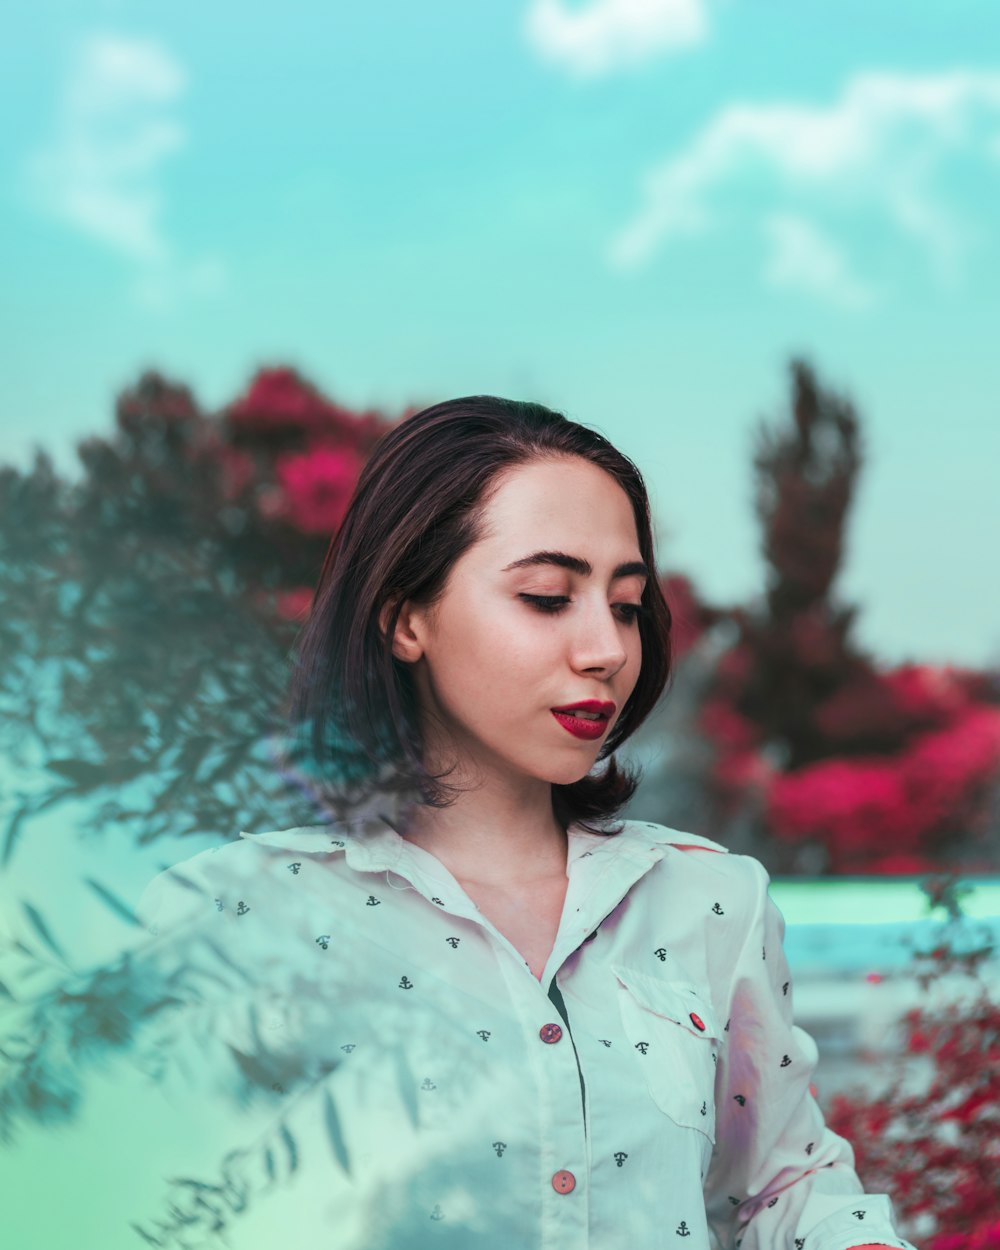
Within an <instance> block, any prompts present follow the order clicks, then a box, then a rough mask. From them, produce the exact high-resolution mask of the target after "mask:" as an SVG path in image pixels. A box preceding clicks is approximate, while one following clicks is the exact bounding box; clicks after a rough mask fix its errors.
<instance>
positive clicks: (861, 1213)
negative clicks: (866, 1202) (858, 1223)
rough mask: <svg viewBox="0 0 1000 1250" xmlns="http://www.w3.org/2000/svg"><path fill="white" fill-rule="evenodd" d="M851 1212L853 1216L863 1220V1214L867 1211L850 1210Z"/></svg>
mask: <svg viewBox="0 0 1000 1250" xmlns="http://www.w3.org/2000/svg"><path fill="white" fill-rule="evenodd" d="M851 1214H852V1215H854V1216H857V1218H858V1219H859V1220H863V1219H864V1218H865V1216H866V1215H867V1214H868V1212H867V1211H852V1212H851Z"/></svg>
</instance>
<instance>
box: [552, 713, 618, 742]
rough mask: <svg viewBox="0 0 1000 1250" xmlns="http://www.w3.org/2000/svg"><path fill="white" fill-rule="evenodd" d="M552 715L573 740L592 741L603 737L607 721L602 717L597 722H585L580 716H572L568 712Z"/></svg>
mask: <svg viewBox="0 0 1000 1250" xmlns="http://www.w3.org/2000/svg"><path fill="white" fill-rule="evenodd" d="M552 715H553V716H554V717H555V718H556V720H557V721H558V722H559V724H560V725H562V727H563V729H566V730H568V731H569V732H570V733H571V734H572V735H573V737H574V738H588V739H590V740H591V741H593V740H594V739H595V738H601V737H603V736H604V731H605V730H606V729H607V727H608V721H607V719H606V718H605V717H603V716H602V717H601V718H600V719H599V720H586V719H585V718H584V717H582V716H573V715H571V714H570V713H569V712H553V713H552Z"/></svg>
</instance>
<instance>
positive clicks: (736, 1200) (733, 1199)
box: [729, 1194, 740, 1207]
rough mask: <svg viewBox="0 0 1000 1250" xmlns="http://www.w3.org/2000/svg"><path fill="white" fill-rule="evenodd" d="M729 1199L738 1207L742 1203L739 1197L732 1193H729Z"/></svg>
mask: <svg viewBox="0 0 1000 1250" xmlns="http://www.w3.org/2000/svg"><path fill="white" fill-rule="evenodd" d="M729 1201H730V1202H731V1203H732V1204H733V1206H734V1207H738V1206H739V1205H740V1200H739V1198H734V1197H733V1195H732V1194H730V1195H729Z"/></svg>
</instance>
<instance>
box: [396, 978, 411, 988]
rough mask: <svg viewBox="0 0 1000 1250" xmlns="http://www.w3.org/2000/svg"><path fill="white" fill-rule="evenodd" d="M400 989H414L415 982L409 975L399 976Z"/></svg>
mask: <svg viewBox="0 0 1000 1250" xmlns="http://www.w3.org/2000/svg"><path fill="white" fill-rule="evenodd" d="M399 989H401V990H412V989H413V982H412V981H411V980H410V978H409V977H407V976H402V977H400V978H399Z"/></svg>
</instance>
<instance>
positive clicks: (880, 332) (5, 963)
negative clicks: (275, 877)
mask: <svg viewBox="0 0 1000 1250" xmlns="http://www.w3.org/2000/svg"><path fill="white" fill-rule="evenodd" d="M7 25H8V31H7V38H6V40H5V41H4V47H3V49H2V51H0V57H2V64H3V71H4V72H3V73H2V74H0V101H2V106H3V107H2V108H0V162H2V168H3V174H4V176H3V184H2V191H0V248H2V249H3V253H4V283H3V292H2V295H0V319H2V331H3V341H4V343H5V345H6V352H5V383H6V385H7V394H8V401H7V402H8V409H7V418H6V420H5V421H4V423H3V426H2V429H0V740H2V746H0V862H2V866H3V873H2V877H0V899H2V902H3V909H4V910H3V929H2V936H3V941H4V945H3V947H2V949H0V1010H2V1011H3V1021H4V1027H3V1030H2V1033H0V1065H2V1066H0V1073H2V1085H0V1134H2V1140H3V1142H4V1143H5V1145H6V1148H5V1150H4V1152H3V1155H2V1156H0V1169H8V1170H9V1172H8V1176H9V1178H12V1179H13V1181H15V1182H16V1183H17V1185H18V1186H19V1188H18V1192H19V1193H21V1194H23V1195H25V1203H24V1215H23V1220H22V1223H23V1232H22V1240H21V1241H19V1242H18V1244H19V1245H23V1246H25V1247H31V1246H34V1245H38V1246H44V1247H45V1248H46V1250H61V1246H62V1245H67V1246H68V1245H69V1244H73V1245H74V1246H77V1247H78V1246H79V1245H80V1244H81V1242H80V1240H79V1237H77V1239H76V1240H74V1241H72V1242H71V1240H70V1227H71V1225H72V1228H73V1232H74V1236H76V1234H77V1233H78V1232H79V1230H80V1229H81V1228H82V1229H83V1230H84V1231H83V1234H82V1235H83V1237H84V1241H83V1244H85V1245H88V1246H89V1245H94V1246H97V1245H100V1246H101V1250H115V1247H117V1246H118V1245H119V1244H121V1245H123V1246H128V1245H133V1244H141V1243H140V1241H139V1239H138V1234H136V1232H135V1231H134V1230H132V1231H129V1230H128V1228H127V1225H126V1224H122V1225H121V1228H119V1223H120V1221H118V1217H117V1215H116V1216H114V1217H113V1216H112V1215H111V1214H110V1211H111V1198H110V1188H109V1183H108V1181H107V1178H106V1174H105V1172H102V1171H101V1168H102V1166H106V1164H103V1163H102V1153H101V1151H95V1150H94V1148H93V1146H94V1142H95V1140H98V1139H100V1140H102V1141H105V1140H108V1135H109V1134H110V1135H113V1132H114V1130H113V1125H114V1124H115V1123H116V1117H118V1118H119V1119H127V1118H128V1117H129V1116H130V1114H131V1111H130V1108H131V1106H132V1104H131V1103H130V1102H129V1101H127V1100H125V1101H123V1098H124V1095H123V1094H122V1090H124V1089H125V1088H126V1087H127V1088H128V1089H129V1091H130V1092H129V1094H128V1099H132V1098H136V1097H138V1096H139V1095H138V1094H137V1093H136V1088H137V1087H136V1086H135V1085H134V1080H135V1077H134V1074H133V1078H132V1080H133V1085H131V1086H129V1085H128V1083H127V1082H126V1081H125V1078H124V1076H123V1073H124V1072H125V1071H126V1070H127V1069H128V1061H129V1054H130V1050H131V1047H132V1043H133V1041H134V1035H135V1030H136V1028H137V1025H136V1024H135V1010H134V1008H135V1005H136V1003H137V1002H140V1001H142V995H141V986H142V976H141V963H140V962H138V961H134V960H132V959H131V957H128V956H126V955H124V954H123V952H124V951H125V950H126V949H127V948H128V947H129V944H130V942H131V940H132V938H131V935H133V934H134V930H135V928H136V926H135V917H134V905H135V901H136V899H137V898H138V895H139V893H140V892H141V890H142V888H143V887H144V886H145V884H146V883H147V882H148V880H149V879H150V877H151V876H152V875H153V874H154V873H155V872H157V871H159V870H160V869H161V868H162V867H164V866H166V865H168V864H170V863H173V862H176V861H177V860H179V859H182V858H184V857H186V856H187V855H189V854H193V853H194V852H195V851H197V850H200V849H202V848H204V847H207V846H212V845H218V844H220V843H221V842H224V841H228V840H230V839H232V838H233V837H234V836H236V835H237V833H238V832H239V831H240V830H249V831H263V830H265V829H273V828H284V827H289V826H292V825H295V824H308V823H315V822H316V821H317V819H318V816H317V810H316V807H315V804H314V803H313V801H312V798H311V795H310V793H309V792H308V790H307V789H305V788H303V787H302V786H301V785H298V784H296V779H295V778H293V777H290V776H289V775H288V774H287V773H284V772H283V771H282V770H281V769H280V768H279V767H278V766H277V765H276V761H275V754H274V746H273V738H272V735H273V733H274V731H275V729H276V723H275V716H276V710H277V705H278V702H279V700H280V698H281V696H282V694H283V690H284V681H285V678H286V675H287V660H288V655H289V651H290V648H291V647H292V645H293V643H294V639H295V636H296V632H297V629H298V627H299V625H300V623H301V621H302V619H303V617H304V614H305V612H306V611H307V610H308V606H309V601H310V597H311V592H312V586H313V584H314V582H315V579H316V577H317V576H318V573H319V569H320V567H321V565H322V560H323V555H324V552H325V551H326V548H327V545H328V543H329V541H330V538H331V536H332V535H333V534H334V533H335V532H336V529H337V526H338V524H339V521H340V519H341V517H342V516H343V512H344V509H345V507H346V505H347V502H348V500H349V498H350V494H351V491H352V489H353V485H354V483H355V481H356V480H357V476H358V473H359V472H360V469H361V466H362V465H363V464H364V462H365V459H366V457H367V456H368V454H369V453H370V451H371V448H372V447H373V445H374V444H375V442H376V441H377V440H378V438H379V437H380V436H381V435H382V434H383V433H384V432H385V431H386V430H388V429H389V428H391V427H392V426H393V425H394V424H395V423H397V422H398V421H400V420H403V419H405V418H406V416H407V415H409V414H410V413H412V412H414V411H416V410H417V409H419V408H421V407H423V406H425V405H426V404H429V403H433V402H436V401H438V400H441V399H444V398H448V397H451V396H457V395H462V394H470V393H483V392H486V393H494V394H501V395H507V396H510V397H512V398H519V399H533V400H538V401H540V402H543V403H546V404H549V405H550V406H552V407H554V408H557V409H558V410H560V411H563V412H565V413H566V414H567V415H568V416H570V417H572V418H573V419H575V420H578V421H582V422H585V423H587V424H590V425H593V426H595V427H597V428H598V429H600V430H601V431H602V432H603V433H605V434H606V435H607V436H608V437H609V438H610V439H611V440H612V441H613V442H614V443H615V444H616V445H617V446H618V447H620V448H621V449H622V450H623V451H624V452H626V453H627V454H628V455H630V456H631V457H632V458H633V459H634V460H635V462H636V463H637V464H638V466H639V467H640V469H641V470H642V472H643V474H644V476H645V478H646V481H647V484H648V486H649V490H650V495H651V500H652V505H653V508H654V514H655V521H656V531H657V540H658V555H659V561H660V568H659V572H660V577H661V581H662V584H663V587H664V590H665V593H666V595H667V598H668V600H669V602H670V604H671V606H672V609H673V612H674V621H675V635H674V641H675V652H676V659H675V670H674V677H673V681H672V685H671V687H670V690H669V692H668V695H667V696H666V697H665V698H664V699H663V700H662V701H661V704H660V706H659V708H658V709H657V711H656V712H655V713H654V715H653V716H651V717H650V719H649V721H648V722H647V723H646V725H644V726H643V729H642V731H641V732H640V733H639V734H638V735H636V737H635V738H634V739H633V740H632V741H631V742H630V743H629V744H628V748H627V754H628V756H629V757H630V758H631V759H633V760H635V761H636V762H639V763H640V764H641V765H642V767H643V769H644V780H643V784H642V786H641V788H640V790H639V792H638V794H637V795H636V798H635V799H634V800H633V803H632V804H631V806H630V809H629V811H628V812H626V815H629V816H633V817H636V818H640V817H641V818H644V819H650V820H656V821H659V822H661V823H663V824H666V825H670V826H673V827H675V828H682V829H686V830H690V831H693V832H697V833H702V834H705V835H706V836H709V837H712V838H714V839H716V840H718V841H720V842H723V843H724V844H726V845H727V846H729V847H730V848H731V849H732V850H734V851H738V852H741V853H747V854H752V855H755V856H757V857H758V858H759V859H761V860H762V862H763V863H764V864H765V866H766V867H767V868H768V870H769V871H770V872H771V874H772V878H773V887H772V893H773V895H774V897H775V900H776V901H777V902H778V904H779V906H780V907H781V908H782V911H783V913H784V914H785V917H786V921H787V924H788V928H787V932H786V949H787V953H788V957H789V961H790V963H791V966H792V969H793V972H794V973H795V976H796V987H797V988H796V1000H795V1009H796V1018H797V1019H798V1021H799V1023H801V1024H802V1025H803V1027H806V1028H808V1029H809V1030H810V1031H811V1032H812V1033H813V1034H814V1035H815V1036H816V1038H817V1041H818V1042H819V1045H820V1051H821V1064H820V1067H819V1069H818V1070H817V1086H818V1095H819V1097H820V1099H821V1102H822V1103H823V1105H824V1109H825V1110H826V1111H827V1113H828V1115H829V1116H830V1117H831V1119H832V1121H833V1122H834V1124H835V1126H836V1127H838V1129H839V1131H842V1132H844V1133H845V1135H847V1136H848V1137H850V1138H851V1140H852V1141H854V1142H855V1145H856V1150H857V1154H858V1163H859V1171H860V1172H861V1175H862V1179H863V1180H865V1182H866V1184H867V1186H868V1188H870V1189H879V1188H883V1189H885V1190H887V1191H888V1192H890V1193H891V1194H892V1195H893V1196H894V1200H895V1202H896V1209H897V1214H898V1215H899V1217H900V1223H901V1231H904V1232H905V1234H906V1235H908V1236H910V1237H911V1238H912V1239H916V1240H917V1241H919V1242H920V1244H921V1246H922V1247H926V1250H953V1247H954V1245H956V1244H957V1243H956V1242H954V1240H952V1241H949V1240H948V1238H949V1237H951V1238H952V1239H954V1238H955V1237H956V1236H961V1238H962V1241H961V1245H962V1247H963V1250H968V1248H969V1247H973V1248H974V1250H996V1247H997V1246H1000V1224H998V1222H997V1217H996V1210H995V1208H996V1202H995V1198H996V1192H997V1184H998V1183H1000V1154H998V1149H1000V1148H998V1145H997V1143H998V1142H1000V1077H998V1075H997V1074H998V1072H1000V1064H998V1062H997V1061H998V1060H1000V1008H998V1007H997V1000H998V995H1000V990H998V980H1000V978H998V959H997V947H998V942H1000V577H998V576H997V557H996V546H997V538H998V536H1000V490H998V489H997V484H998V468H997V466H998V465H1000V421H998V420H997V417H998V412H997V399H996V396H997V394H998V391H1000V386H998V383H1000V363H998V362H1000V357H998V355H997V353H996V349H995V343H996V339H997V326H998V312H1000V307H998V305H1000V233H998V230H997V227H996V222H997V221H998V220H1000V177H998V173H1000V60H998V58H997V57H996V56H995V55H992V50H993V49H995V48H996V47H997V46H1000V45H998V43H997V40H998V36H1000V15H998V14H997V11H996V8H995V6H994V5H992V4H991V3H990V2H989V0H949V3H948V4H947V5H946V4H944V3H943V0H920V3H917V4H914V5H912V6H908V7H907V9H906V11H905V12H903V11H901V10H899V9H898V8H897V10H896V11H893V12H891V13H890V12H889V11H881V10H880V11H874V10H873V9H872V6H871V5H870V4H869V5H862V4H860V3H857V2H856V0H841V2H840V3H838V4H837V5H836V6H834V5H832V4H819V5H810V6H801V5H793V4H791V3H788V2H787V0H775V2H774V3H771V4H769V5H767V6H760V5H752V4H749V3H747V2H746V0H726V2H725V3H723V2H721V0H518V2H517V3H509V2H508V3H504V4H499V3H493V2H491V0H480V3H477V4H475V5H471V4H468V3H459V2H458V0H439V2H438V3H435V4H433V5H425V6H422V7H421V6H413V5H404V4H400V3H397V2H396V0H387V3H385V4H382V5H380V6H377V7H373V8H365V7H364V6H347V5H340V4H334V5H329V4H327V5H321V4H319V3H313V2H305V0H300V2H299V3H293V4H292V5H284V6H282V7H281V8H280V9H278V8H275V7H273V6H269V5H267V4H263V5H258V6H257V7H256V8H255V9H253V10H248V9H246V8H245V7H244V8H241V9H239V10H237V9H234V8H233V7H232V6H230V5H228V4H225V3H223V4H220V5H216V6H208V7H206V6H205V5H197V6H196V5H194V4H191V3H189V2H188V0H177V2H176V3H174V4H173V5H171V6H169V7H167V6H154V7H151V6H137V5H134V4H131V3H128V2H127V0H105V2H103V3H99V2H97V0H75V2H74V3H68V2H61V3H56V2H54V0H38V3H36V4H34V5H33V6H30V7H28V8H24V7H22V8H21V10H20V11H19V12H17V13H16V14H13V15H11V16H10V17H9V18H8V23H7ZM624 753H625V752H623V754H624ZM134 995H138V998H135V997H134ZM130 996H133V997H130ZM126 1002H127V1003H128V1004H130V1006H131V1009H130V1010H126V1009H125V1007H123V1003H126ZM908 1013H909V1014H908ZM98 1121H99V1122H100V1124H101V1125H102V1126H103V1127H102V1128H101V1129H100V1130H97V1129H95V1128H94V1125H95V1124H97V1123H98ZM108 1126H112V1127H108ZM102 1134H103V1135H104V1136H103V1137H102ZM57 1161H58V1162H57ZM54 1167H56V1168H58V1170H59V1172H60V1175H61V1176H63V1177H64V1178H65V1184H67V1185H68V1186H69V1187H70V1191H71V1192H72V1194H73V1195H74V1198H73V1203H74V1212H75V1214H74V1217H73V1221H71V1224H70V1223H67V1221H66V1218H65V1215H60V1214H58V1213H56V1212H54V1211H53V1209H52V1208H51V1206H50V1205H47V1204H46V1203H45V1201H44V1199H43V1193H44V1190H45V1186H46V1185H47V1183H48V1179H49V1178H50V1176H51V1169H52V1168H54ZM132 1183H134V1184H138V1183H139V1182H138V1181H137V1180H134V1179H133V1182H132ZM137 1202H138V1200H137ZM139 1205H141V1204H139ZM60 1220H61V1221H62V1223H60V1222H59V1221H60ZM47 1221H48V1222H47ZM81 1221H82V1223H81ZM88 1238H89V1240H88ZM116 1239H117V1240H116ZM157 1244H161V1243H157ZM162 1244H168V1243H167V1242H165V1241H164V1242H163V1243H162ZM169 1244H173V1243H169Z"/></svg>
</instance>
